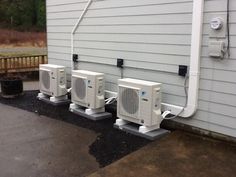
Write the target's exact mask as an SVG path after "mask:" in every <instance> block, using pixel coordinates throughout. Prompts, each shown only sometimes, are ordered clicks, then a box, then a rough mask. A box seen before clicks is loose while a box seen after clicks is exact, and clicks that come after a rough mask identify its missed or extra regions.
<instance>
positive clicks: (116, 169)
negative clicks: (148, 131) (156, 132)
mask: <svg viewBox="0 0 236 177" xmlns="http://www.w3.org/2000/svg"><path fill="white" fill-rule="evenodd" d="M235 167H236V145H235V144H234V145H233V144H227V143H226V142H220V141H216V140H212V139H207V138H204V137H200V136H196V135H193V134H188V133H185V132H181V131H176V132H174V133H171V134H170V135H168V136H166V137H165V138H163V139H161V140H160V141H155V142H153V143H151V144H149V145H147V146H145V147H144V148H142V149H140V150H138V151H136V152H134V153H132V154H130V155H128V156H126V157H124V158H123V159H121V160H119V161H117V162H115V163H113V164H111V165H110V166H107V167H105V168H103V169H101V170H99V171H98V172H96V173H94V174H92V175H90V176H89V177H111V176H112V177H121V176H125V177H144V176H145V177H226V176H227V177H235V174H236V168H235Z"/></svg>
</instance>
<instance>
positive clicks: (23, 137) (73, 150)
mask: <svg viewBox="0 0 236 177" xmlns="http://www.w3.org/2000/svg"><path fill="white" fill-rule="evenodd" d="M0 112H1V114H0V176H1V177H13V176H24V177H73V176H86V175H88V174H91V173H92V172H94V171H96V170H98V168H99V164H98V163H97V162H96V159H95V158H94V157H93V156H92V155H90V154H89V145H90V144H91V143H92V142H94V141H95V139H96V137H97V134H96V133H95V132H93V131H91V130H87V129H84V128H81V127H78V126H74V125H72V124H68V123H65V122H62V121H58V120H55V119H50V118H47V117H45V116H38V115H37V114H34V113H30V112H27V111H24V110H20V109H18V108H13V107H10V106H6V105H3V104H0Z"/></svg>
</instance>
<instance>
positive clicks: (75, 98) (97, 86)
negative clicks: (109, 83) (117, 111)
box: [70, 70, 111, 120]
mask: <svg viewBox="0 0 236 177" xmlns="http://www.w3.org/2000/svg"><path fill="white" fill-rule="evenodd" d="M71 81H72V90H71V101H72V104H71V105H70V111H71V112H74V113H77V114H79V115H82V116H85V117H87V118H90V119H92V120H99V119H103V118H104V115H106V116H107V115H108V114H109V117H110V116H111V114H110V113H106V112H105V99H104V87H105V78H104V74H103V73H97V72H93V71H86V70H74V71H72V78H71Z"/></svg>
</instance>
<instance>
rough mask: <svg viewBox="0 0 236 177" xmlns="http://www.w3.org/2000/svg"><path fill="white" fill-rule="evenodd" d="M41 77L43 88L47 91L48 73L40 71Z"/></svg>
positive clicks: (48, 84)
mask: <svg viewBox="0 0 236 177" xmlns="http://www.w3.org/2000/svg"><path fill="white" fill-rule="evenodd" d="M41 76H42V84H43V87H44V88H45V89H47V90H48V89H49V88H50V75H49V72H48V71H42V73H41Z"/></svg>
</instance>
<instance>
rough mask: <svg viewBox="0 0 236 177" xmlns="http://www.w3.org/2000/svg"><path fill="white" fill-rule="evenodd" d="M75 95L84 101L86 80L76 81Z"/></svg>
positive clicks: (78, 79) (79, 79)
mask: <svg viewBox="0 0 236 177" xmlns="http://www.w3.org/2000/svg"><path fill="white" fill-rule="evenodd" d="M74 90H75V94H76V96H77V97H78V98H79V99H81V100H83V99H84V98H85V96H86V83H85V80H84V79H82V78H76V80H75V88H74Z"/></svg>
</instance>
